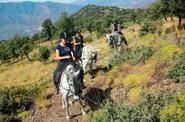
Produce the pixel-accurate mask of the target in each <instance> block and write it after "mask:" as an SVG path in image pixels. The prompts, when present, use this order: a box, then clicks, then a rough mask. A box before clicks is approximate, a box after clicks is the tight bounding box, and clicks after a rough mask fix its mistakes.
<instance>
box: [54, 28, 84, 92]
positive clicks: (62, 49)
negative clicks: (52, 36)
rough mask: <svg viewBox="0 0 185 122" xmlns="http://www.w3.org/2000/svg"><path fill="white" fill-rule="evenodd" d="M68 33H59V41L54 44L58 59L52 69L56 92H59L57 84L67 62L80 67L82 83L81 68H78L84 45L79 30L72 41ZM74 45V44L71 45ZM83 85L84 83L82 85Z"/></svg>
mask: <svg viewBox="0 0 185 122" xmlns="http://www.w3.org/2000/svg"><path fill="white" fill-rule="evenodd" d="M69 39H70V36H69V34H68V33H67V32H66V31H64V32H61V34H60V39H59V40H60V42H59V44H58V45H57V46H56V52H55V59H56V60H57V61H58V65H57V67H56V70H55V71H54V85H55V88H56V91H57V93H59V84H60V78H61V75H62V72H63V71H64V69H65V68H66V66H67V65H68V64H72V65H73V66H74V67H75V68H76V69H80V72H81V73H80V74H81V75H80V77H79V79H81V82H82V85H83V70H82V69H81V68H80V66H79V63H80V62H81V59H80V58H81V54H82V48H83V46H84V40H83V36H82V35H81V31H80V30H79V31H77V33H76V35H75V36H74V41H73V43H71V41H69ZM73 45H74V46H73ZM83 87H84V85H83Z"/></svg>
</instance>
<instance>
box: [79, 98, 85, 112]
mask: <svg viewBox="0 0 185 122" xmlns="http://www.w3.org/2000/svg"><path fill="white" fill-rule="evenodd" d="M79 103H80V106H81V112H82V115H85V114H86V112H85V110H84V106H83V102H82V100H81V99H79Z"/></svg>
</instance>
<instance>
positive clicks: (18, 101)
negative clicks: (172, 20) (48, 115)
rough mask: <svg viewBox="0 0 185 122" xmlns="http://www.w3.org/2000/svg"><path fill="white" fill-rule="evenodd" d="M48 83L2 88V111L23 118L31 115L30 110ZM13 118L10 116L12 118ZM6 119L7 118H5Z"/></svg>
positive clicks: (0, 106) (0, 101)
mask: <svg viewBox="0 0 185 122" xmlns="http://www.w3.org/2000/svg"><path fill="white" fill-rule="evenodd" d="M45 85H46V84H35V85H32V86H20V87H10V88H4V89H1V90H0V113H1V114H4V115H6V116H8V115H9V116H10V115H14V116H12V117H13V118H14V119H15V118H17V119H21V118H24V117H25V116H27V115H29V112H28V111H29V110H30V109H31V107H32V106H33V104H34V101H35V98H36V97H37V95H38V94H39V93H40V92H41V91H42V90H43V88H44V87H43V86H45ZM13 118H9V119H10V120H11V119H13ZM4 119H5V120H3V121H6V118H4Z"/></svg>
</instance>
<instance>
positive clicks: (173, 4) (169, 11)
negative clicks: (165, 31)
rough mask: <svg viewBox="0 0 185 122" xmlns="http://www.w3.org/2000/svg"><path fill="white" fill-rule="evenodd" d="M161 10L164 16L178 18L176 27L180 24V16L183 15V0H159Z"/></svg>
mask: <svg viewBox="0 0 185 122" xmlns="http://www.w3.org/2000/svg"><path fill="white" fill-rule="evenodd" d="M160 3H161V8H160V9H161V12H162V13H163V15H164V16H165V18H166V17H167V16H176V17H178V18H179V23H178V27H180V26H181V22H182V18H184V17H185V0H160Z"/></svg>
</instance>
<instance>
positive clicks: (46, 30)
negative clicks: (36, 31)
mask: <svg viewBox="0 0 185 122" xmlns="http://www.w3.org/2000/svg"><path fill="white" fill-rule="evenodd" d="M42 27H43V29H42V32H43V34H44V35H45V37H46V38H47V40H48V41H51V44H52V38H53V35H54V34H55V27H54V25H53V23H52V21H51V20H50V19H46V20H44V22H43V23H42Z"/></svg>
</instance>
